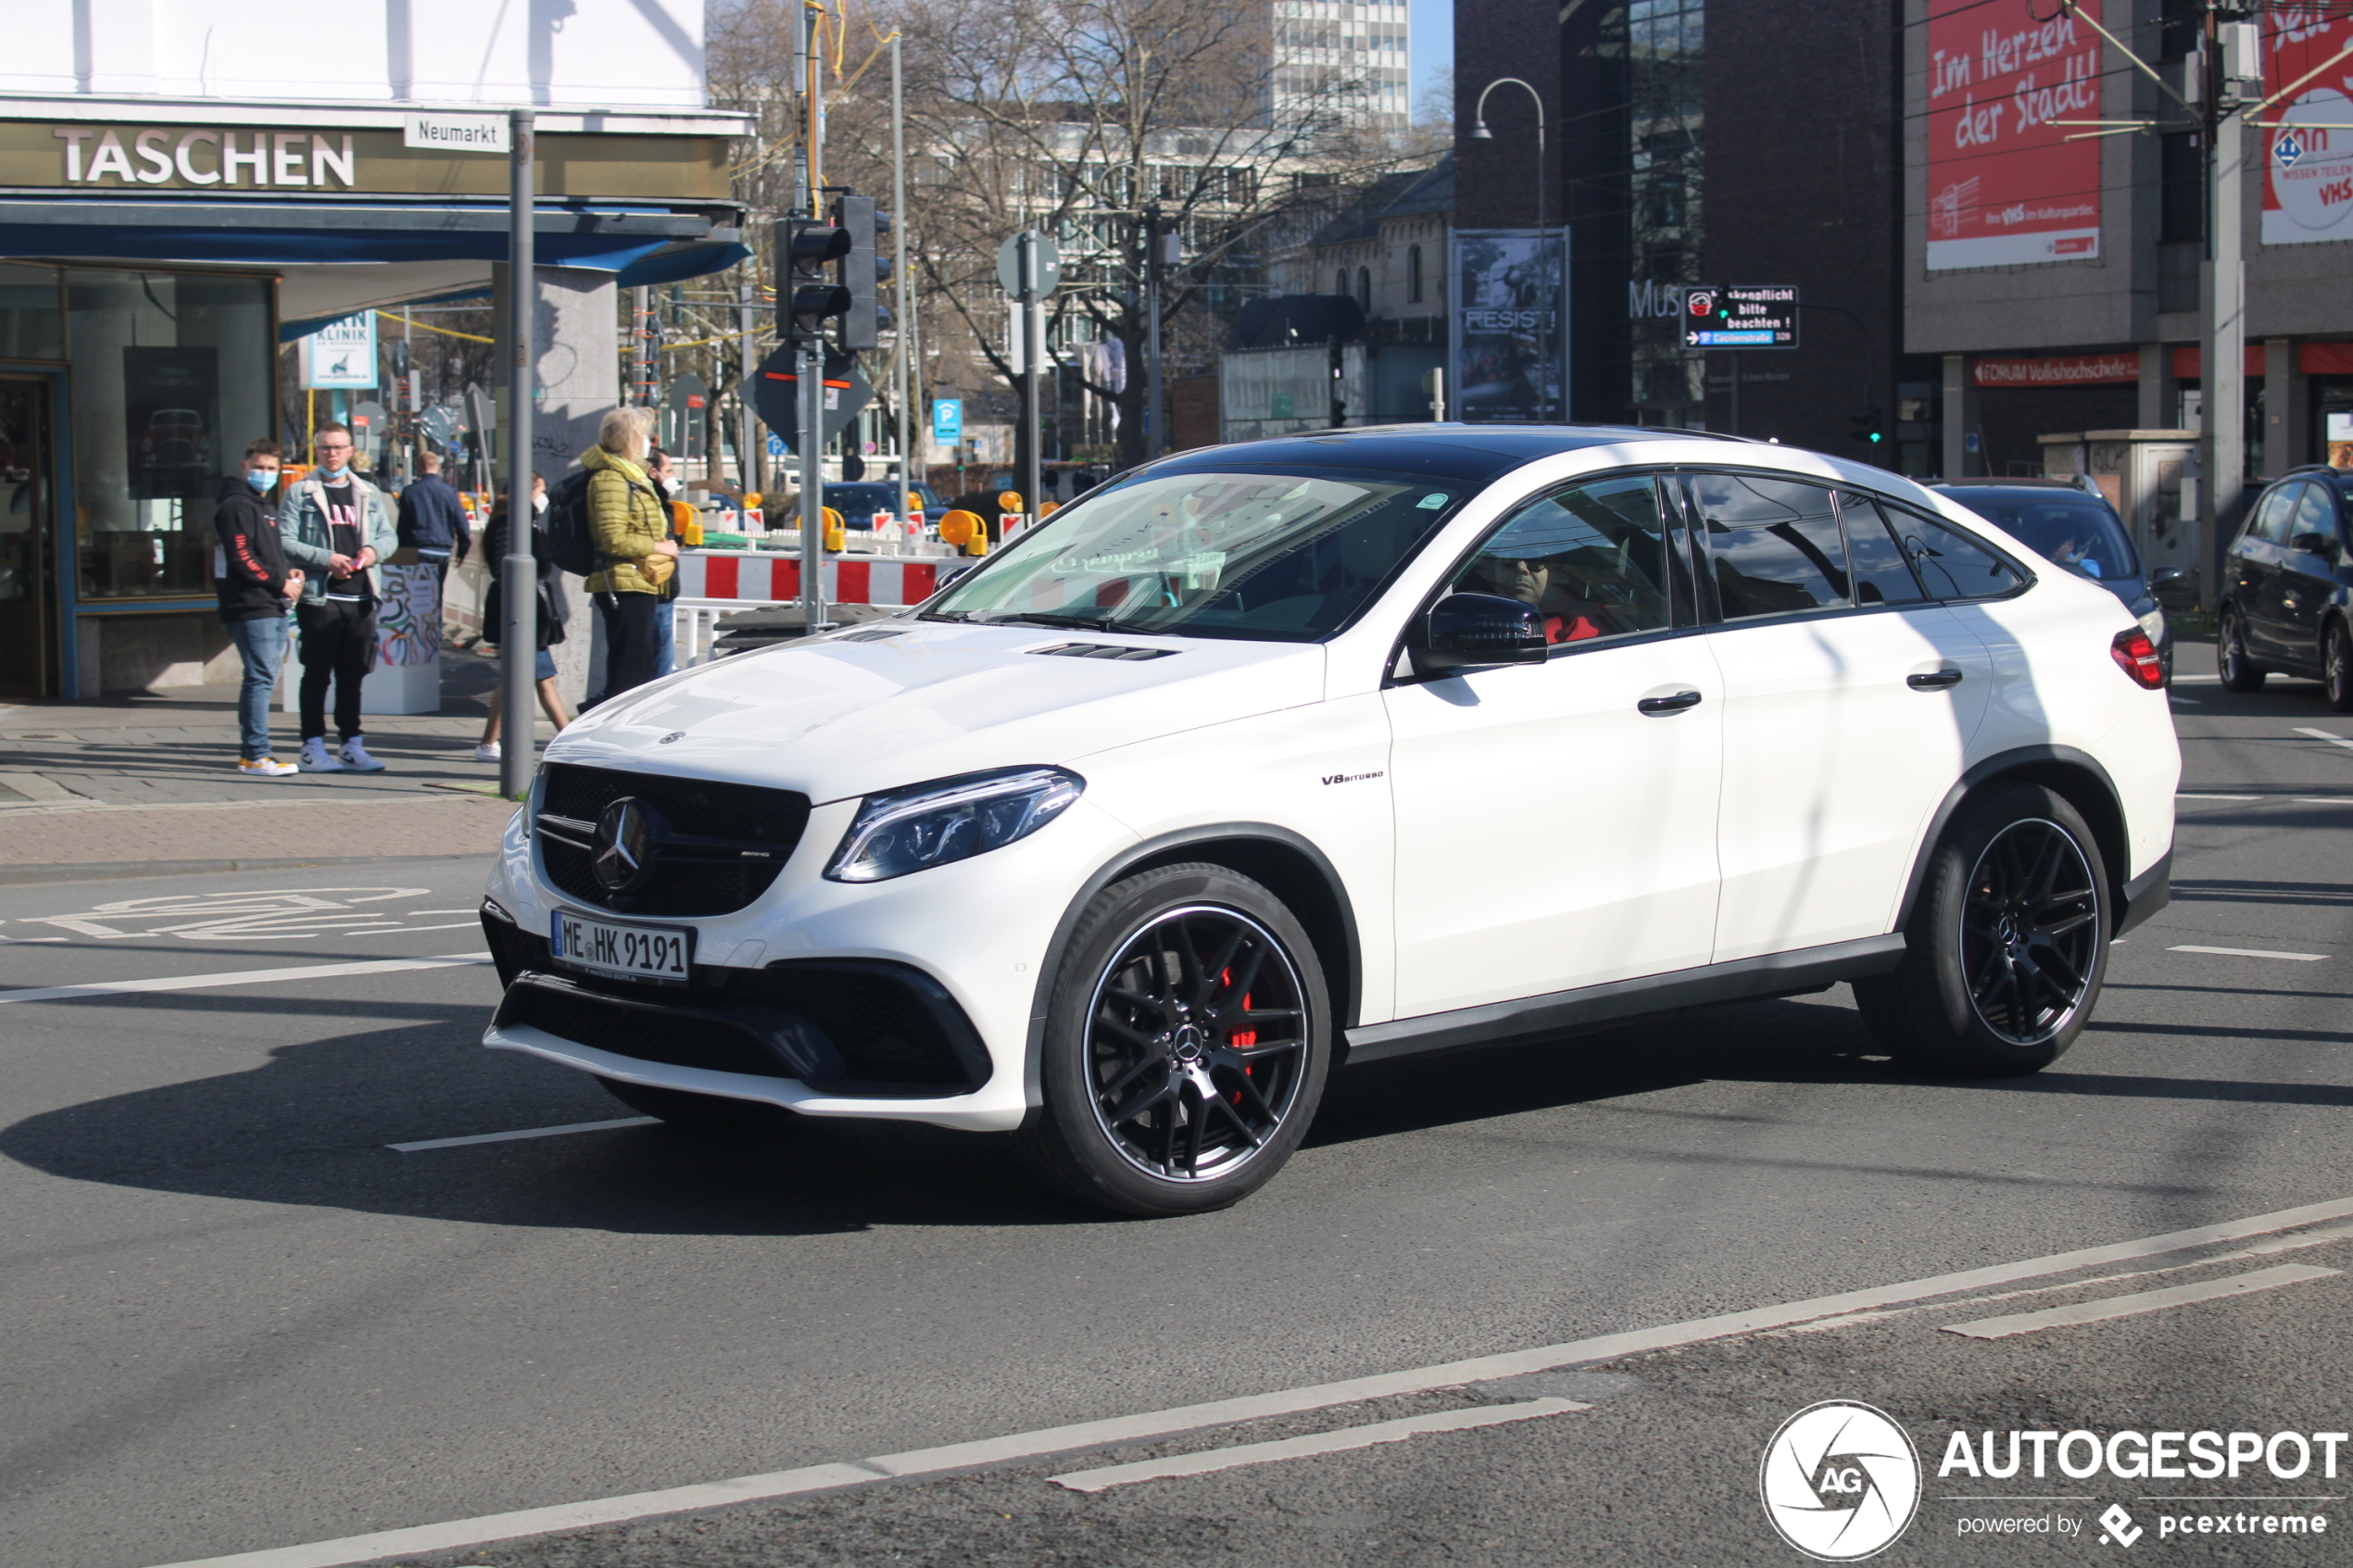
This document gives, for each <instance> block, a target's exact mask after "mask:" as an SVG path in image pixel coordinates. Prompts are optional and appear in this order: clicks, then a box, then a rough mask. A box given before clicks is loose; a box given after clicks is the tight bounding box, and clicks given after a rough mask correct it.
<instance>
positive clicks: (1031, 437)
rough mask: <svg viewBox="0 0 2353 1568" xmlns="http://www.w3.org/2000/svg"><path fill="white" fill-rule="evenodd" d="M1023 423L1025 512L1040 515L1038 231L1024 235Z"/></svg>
mask: <svg viewBox="0 0 2353 1568" xmlns="http://www.w3.org/2000/svg"><path fill="white" fill-rule="evenodd" d="M1020 239H1021V344H1022V350H1021V422H1022V429H1023V431H1024V432H1025V433H1026V435H1027V438H1028V439H1027V442H1026V445H1025V446H1024V448H1023V452H1022V463H1021V484H1022V490H1021V504H1022V509H1023V510H1024V511H1025V512H1026V513H1027V514H1028V515H1029V516H1030V517H1031V518H1033V519H1034V518H1036V517H1037V515H1038V500H1039V491H1038V478H1039V473H1040V465H1039V463H1038V452H1039V449H1040V448H1041V447H1043V446H1044V445H1045V435H1046V432H1045V427H1044V425H1043V424H1042V423H1041V422H1040V421H1039V419H1038V360H1040V359H1042V358H1045V357H1046V334H1045V332H1044V331H1043V330H1042V329H1043V325H1044V323H1043V322H1042V320H1040V317H1041V315H1042V313H1041V312H1040V311H1039V310H1038V231H1037V230H1035V229H1024V230H1023V231H1022V232H1021V236H1020Z"/></svg>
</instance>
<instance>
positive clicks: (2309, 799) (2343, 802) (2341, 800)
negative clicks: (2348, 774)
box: [2296, 795, 2353, 806]
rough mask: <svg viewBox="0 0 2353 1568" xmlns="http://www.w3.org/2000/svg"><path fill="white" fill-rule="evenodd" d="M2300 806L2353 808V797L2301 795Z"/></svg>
mask: <svg viewBox="0 0 2353 1568" xmlns="http://www.w3.org/2000/svg"><path fill="white" fill-rule="evenodd" d="M2296 804H2297V805H2298V806H2353V795H2299V796H2297V797H2296Z"/></svg>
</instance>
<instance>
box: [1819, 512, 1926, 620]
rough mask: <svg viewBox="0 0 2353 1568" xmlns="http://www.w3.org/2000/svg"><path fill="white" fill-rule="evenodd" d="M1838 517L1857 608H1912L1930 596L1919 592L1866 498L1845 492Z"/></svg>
mask: <svg viewBox="0 0 2353 1568" xmlns="http://www.w3.org/2000/svg"><path fill="white" fill-rule="evenodd" d="M1838 516H1839V521H1842V522H1843V523H1844V524H1845V525H1846V558H1847V560H1848V562H1849V563H1850V564H1851V565H1852V566H1853V568H1854V571H1855V602H1856V604H1858V605H1879V604H1887V605H1900V604H1911V603H1914V602H1916V601H1918V600H1920V599H1924V598H1926V597H1927V595H1925V594H1923V593H1921V592H1920V585H1919V582H1918V581H1917V580H1916V579H1915V578H1914V577H1913V576H1912V568H1911V565H1910V563H1909V562H1907V561H1906V560H1905V558H1904V551H1903V549H1902V547H1901V546H1898V545H1897V544H1896V542H1895V535H1894V533H1890V532H1889V531H1888V526H1887V521H1886V519H1885V518H1883V517H1882V516H1881V514H1880V509H1879V508H1878V507H1876V506H1875V505H1873V504H1872V503H1871V502H1870V501H1869V499H1868V498H1867V497H1864V496H1861V495H1851V494H1849V493H1847V492H1845V491H1843V490H1842V491H1840V492H1839V496H1838Z"/></svg>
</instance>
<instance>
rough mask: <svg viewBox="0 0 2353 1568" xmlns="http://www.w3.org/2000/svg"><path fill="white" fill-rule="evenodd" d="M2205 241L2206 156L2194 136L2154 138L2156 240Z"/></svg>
mask: <svg viewBox="0 0 2353 1568" xmlns="http://www.w3.org/2000/svg"><path fill="white" fill-rule="evenodd" d="M2157 237H2158V240H2160V241H2175V240H2203V239H2205V238H2206V155H2205V153H2204V152H2203V150H2201V149H2200V148H2199V146H2198V144H2197V135H2196V132H2189V131H2183V132H2175V133H2173V134H2171V135H2167V136H2160V137H2158V236H2157Z"/></svg>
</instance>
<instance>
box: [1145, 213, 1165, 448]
mask: <svg viewBox="0 0 2353 1568" xmlns="http://www.w3.org/2000/svg"><path fill="white" fill-rule="evenodd" d="M1144 312H1145V332H1146V334H1147V336H1146V339H1145V348H1144V368H1145V371H1146V374H1145V391H1144V456H1145V457H1147V458H1157V457H1159V456H1160V454H1161V452H1162V451H1163V450H1164V437H1163V432H1162V430H1161V400H1160V208H1158V207H1146V208H1144Z"/></svg>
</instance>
